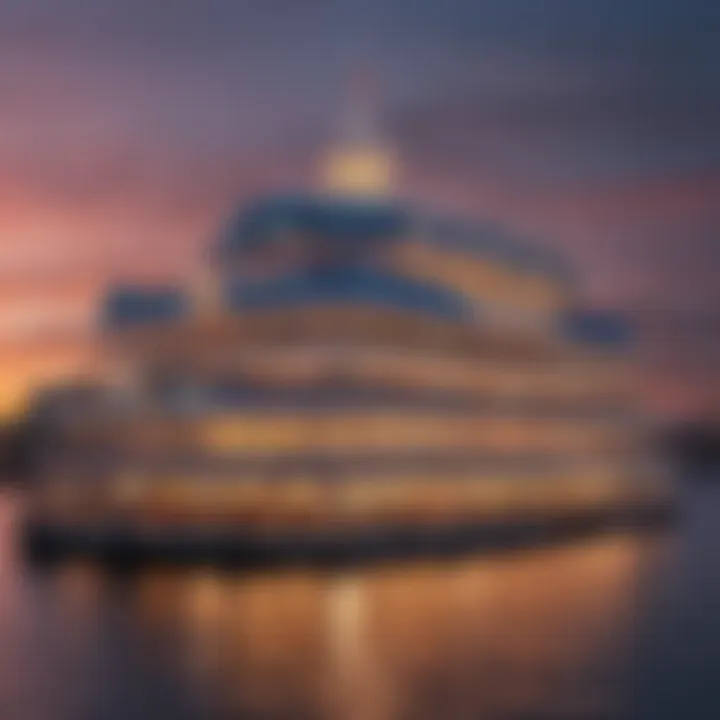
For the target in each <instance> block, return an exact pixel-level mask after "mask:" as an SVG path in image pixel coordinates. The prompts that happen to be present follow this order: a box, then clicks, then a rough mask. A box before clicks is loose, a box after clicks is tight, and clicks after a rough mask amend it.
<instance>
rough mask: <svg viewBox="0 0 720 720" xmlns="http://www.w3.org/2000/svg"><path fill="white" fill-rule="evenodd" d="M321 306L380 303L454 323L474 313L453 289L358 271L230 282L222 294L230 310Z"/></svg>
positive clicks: (340, 269)
mask: <svg viewBox="0 0 720 720" xmlns="http://www.w3.org/2000/svg"><path fill="white" fill-rule="evenodd" d="M326 302H330V303H347V302H351V303H361V304H370V305H379V306H383V307H390V308H397V309H401V310H406V311H411V312H418V313H424V314H428V315H434V316H436V317H443V318H453V319H458V320H463V319H469V318H470V317H472V315H473V312H474V311H473V307H472V306H471V305H470V303H469V302H468V301H467V300H466V299H465V298H463V297H462V296H461V295H459V294H458V293H455V292H453V291H452V290H448V289H446V288H444V287H442V286H439V285H435V284H432V283H426V282H421V281H417V280H412V279H409V278H404V277H401V276H399V275H394V274H391V273H384V272H380V271H377V270H372V269H368V268H362V267H332V268H323V269H321V270H311V271H305V272H298V273H292V274H290V275H285V276H283V277H280V278H277V279H272V280H267V281H263V282H257V283H252V284H243V283H234V284H231V285H230V287H229V288H228V289H227V294H226V303H227V305H228V306H229V307H230V308H231V309H234V310H260V309H269V308H279V307H287V306H296V307H297V306H302V305H312V304H322V303H326Z"/></svg>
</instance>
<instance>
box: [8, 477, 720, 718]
mask: <svg viewBox="0 0 720 720" xmlns="http://www.w3.org/2000/svg"><path fill="white" fill-rule="evenodd" d="M19 503H20V500H19V499H18V498H17V497H16V496H12V495H10V494H9V493H6V494H5V495H2V496H0V718H2V720H75V719H78V720H85V719H88V720H89V719H93V720H94V719H95V718H97V719H98V720H115V719H123V720H125V719H127V720H164V719H165V718H168V719H173V720H174V719H175V718H178V719H180V720H182V719H184V718H192V719H193V720H195V719H202V720H215V719H216V718H221V719H222V720H225V719H226V718H258V719H265V718H268V719H269V718H272V719H276V718H288V719H290V718H292V719H302V718H328V719H330V718H333V719H334V718H339V719H340V718H341V719H345V718H347V719H348V720H355V719H357V720H380V719H391V718H392V719H395V718H403V719H404V718H407V719H409V720H415V719H417V720H423V719H425V718H433V719H435V718H437V719H442V720H446V719H447V720H450V719H453V718H457V719H464V718H468V719H484V718H488V719H490V720H494V719H496V718H497V719H499V720H506V719H507V720H549V719H551V718H552V719H554V718H563V719H567V720H584V719H587V720H599V719H604V718H609V719H613V718H623V717H638V718H639V717H641V718H648V719H649V720H655V719H656V718H666V717H667V718H678V719H680V718H682V719H683V720H685V719H686V718H704V717H707V718H720V700H719V699H718V696H717V694H718V692H720V690H717V689H716V688H720V618H719V617H718V616H719V615H720V569H719V568H718V567H717V563H716V559H717V557H718V549H720V488H717V489H716V488H713V487H711V486H708V487H706V488H700V489H698V490H697V491H695V493H694V496H693V498H692V499H691V500H690V501H689V503H688V512H687V518H686V521H685V523H684V524H683V525H682V526H681V527H679V528H678V529H677V530H674V531H672V532H671V533H670V534H668V535H665V536H661V535H657V534H654V535H651V534H643V535H635V536H629V535H623V536H617V535H616V536H604V537H600V538H595V539H592V540H583V541H581V542H577V543H575V544H568V545H565V546H560V547H552V548H537V549H533V550H528V551H524V552H514V553H507V554H494V555H478V556H475V557H463V558H457V559H455V560H448V559H444V560H442V561H435V562H429V561H412V562H409V561H408V562H394V563H392V564H385V565H376V566H372V567H364V568H360V569H355V570H345V571H342V572H329V571H310V570H298V569H294V570H287V571H273V572H265V573H263V572H257V571H254V572H252V573H250V572H231V571H226V572H222V571H217V570H211V569H192V570H190V569H177V568H176V569H165V570H163V569H158V568H155V569H152V570H150V569H148V570H144V571H135V572H133V573H123V574H117V573H114V574H111V573H108V572H104V571H102V570H100V569H98V568H96V567H93V566H90V565H87V564H72V565H70V564H66V565H64V566H60V567H55V568H52V569H49V568H45V569H38V568H30V567H28V566H27V565H26V564H25V563H24V562H23V560H22V559H21V558H20V556H19V553H18V551H17V544H16V528H15V524H16V521H17V516H18V511H19V507H20V505H19ZM713 678H714V681H713Z"/></svg>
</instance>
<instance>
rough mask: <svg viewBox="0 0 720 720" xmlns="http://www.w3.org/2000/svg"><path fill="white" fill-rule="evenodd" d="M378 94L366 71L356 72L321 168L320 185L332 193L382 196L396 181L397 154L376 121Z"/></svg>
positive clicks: (392, 188) (322, 188) (387, 192)
mask: <svg viewBox="0 0 720 720" xmlns="http://www.w3.org/2000/svg"><path fill="white" fill-rule="evenodd" d="M376 97H377V94H376V91H375V84H374V82H373V80H372V78H371V76H370V75H369V73H368V72H367V71H364V70H360V71H357V72H356V73H355V74H354V76H353V78H352V81H351V83H350V92H349V93H348V100H347V102H346V105H345V110H344V113H343V116H342V118H341V122H340V132H339V133H338V136H337V137H336V139H335V141H334V142H333V143H332V144H331V146H330V147H329V149H328V151H327V152H326V153H325V155H324V157H323V160H322V163H321V167H320V188H321V190H322V191H323V192H325V193H328V194H331V195H340V196H350V197H370V198H372V197H378V196H380V197H382V196H387V195H390V194H392V191H393V190H394V187H395V182H396V175H397V172H396V162H395V157H394V153H393V152H392V150H391V149H390V147H389V145H388V143H387V142H386V141H385V139H384V138H383V137H382V133H381V132H380V130H379V126H378V122H377V112H376V108H377V100H376Z"/></svg>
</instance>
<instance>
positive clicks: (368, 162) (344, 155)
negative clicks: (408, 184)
mask: <svg viewBox="0 0 720 720" xmlns="http://www.w3.org/2000/svg"><path fill="white" fill-rule="evenodd" d="M321 180H322V186H323V189H324V190H326V191H328V192H331V193H340V194H348V195H383V194H387V193H388V192H390V191H391V190H392V188H393V185H394V181H395V167H394V163H393V160H392V158H391V157H390V155H389V154H388V153H387V152H385V151H384V150H382V149H381V148H377V147H359V148H345V149H343V150H339V151H336V152H332V153H331V154H330V155H329V157H328V158H327V160H326V162H325V164H324V166H323V168H322V178H321Z"/></svg>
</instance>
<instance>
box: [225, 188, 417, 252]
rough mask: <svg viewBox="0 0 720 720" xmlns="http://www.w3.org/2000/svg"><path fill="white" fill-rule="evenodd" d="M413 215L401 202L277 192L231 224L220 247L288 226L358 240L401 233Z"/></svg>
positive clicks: (239, 245)
mask: <svg viewBox="0 0 720 720" xmlns="http://www.w3.org/2000/svg"><path fill="white" fill-rule="evenodd" d="M409 220H410V215H409V213H408V212H407V210H406V209H405V208H403V207H402V206H401V205H399V204H394V203H388V202H372V201H360V200H349V199H343V200H339V199H332V200H330V199H328V198H324V197H320V196H311V195H307V196H304V195H294V196H293V195H289V196H273V197H269V198H265V199H263V200H259V201H258V202H256V203H255V204H254V205H252V206H250V208H248V209H246V210H244V211H243V212H242V213H241V214H240V215H239V216H238V217H236V218H235V219H234V220H233V221H232V222H231V224H230V227H229V229H228V231H227V232H226V233H225V235H224V237H223V238H222V239H221V241H220V243H219V246H218V248H217V252H218V253H219V254H220V255H221V256H224V255H225V254H227V253H230V254H232V253H233V252H234V251H237V250H241V249H245V248H250V247H253V246H255V245H257V244H261V243H264V242H266V241H268V240H272V239H277V238H280V237H282V236H283V233H284V231H286V230H292V231H297V230H300V231H304V232H306V233H308V234H311V235H315V236H323V237H331V238H333V239H334V240H338V241H346V242H354V241H367V240H372V239H387V238H390V237H397V236H399V235H401V234H402V233H403V232H404V231H405V229H406V228H407V225H408V222H409Z"/></svg>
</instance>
